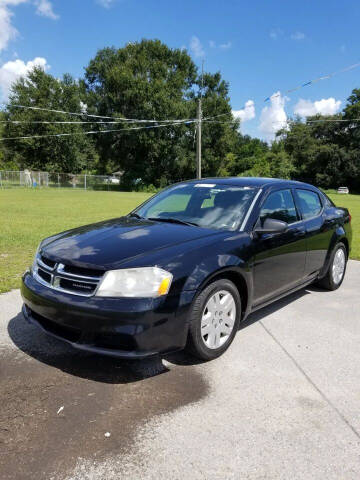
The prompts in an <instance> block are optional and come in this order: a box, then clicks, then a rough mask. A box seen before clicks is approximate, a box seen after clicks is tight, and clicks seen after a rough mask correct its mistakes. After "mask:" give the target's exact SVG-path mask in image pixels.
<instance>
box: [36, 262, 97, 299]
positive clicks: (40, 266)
mask: <svg viewBox="0 0 360 480" xmlns="http://www.w3.org/2000/svg"><path fill="white" fill-rule="evenodd" d="M35 260H36V261H35V262H34V268H33V272H32V274H33V277H34V278H35V279H36V281H38V282H39V283H41V285H44V286H45V287H48V288H51V289H53V290H56V291H58V292H63V293H70V294H71V295H77V296H80V297H92V296H94V295H95V293H96V291H97V289H98V286H99V284H100V280H101V276H98V277H92V276H86V275H77V274H75V273H69V272H65V271H64V267H65V265H64V264H63V263H56V264H55V266H54V268H51V267H49V266H48V265H46V264H45V263H44V262H42V261H41V258H40V255H37V257H36V259H35ZM39 270H40V271H43V272H45V273H46V274H48V275H50V278H51V280H50V283H49V282H47V281H45V280H44V279H43V278H41V277H40V275H39V273H38V272H39ZM61 279H63V280H68V281H75V282H79V283H82V284H84V285H89V286H91V287H95V288H94V290H93V291H92V292H90V293H85V292H84V293H82V292H79V291H77V290H71V289H66V288H63V287H61V286H60V281H61Z"/></svg>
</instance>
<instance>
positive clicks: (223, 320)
mask: <svg viewBox="0 0 360 480" xmlns="http://www.w3.org/2000/svg"><path fill="white" fill-rule="evenodd" d="M240 316H241V300H240V295H239V292H238V289H237V288H236V286H235V285H234V284H233V283H232V282H231V281H230V280H227V279H221V280H217V281H215V282H213V283H211V284H210V285H208V286H207V287H206V288H205V289H204V290H203V291H202V292H201V293H200V294H199V295H198V297H197V298H196V300H195V302H194V305H193V308H192V313H191V319H190V327H189V338H188V344H187V350H188V351H190V353H192V354H193V355H195V356H196V357H198V358H200V359H202V360H212V359H213V358H216V357H219V356H220V355H222V354H223V353H224V352H225V350H227V348H228V347H229V346H230V344H231V342H232V341H233V339H234V337H235V334H236V332H237V330H238V327H239V322H240Z"/></svg>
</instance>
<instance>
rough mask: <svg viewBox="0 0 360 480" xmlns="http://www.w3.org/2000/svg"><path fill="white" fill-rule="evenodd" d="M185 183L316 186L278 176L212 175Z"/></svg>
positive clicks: (240, 185)
mask: <svg viewBox="0 0 360 480" xmlns="http://www.w3.org/2000/svg"><path fill="white" fill-rule="evenodd" d="M186 183H204V184H209V183H217V184H220V185H221V184H222V185H236V186H238V187H254V188H264V187H270V186H280V187H281V186H294V187H295V186H297V187H308V188H309V187H310V188H316V187H314V186H313V185H310V184H308V183H303V182H298V181H295V180H284V179H280V178H264V177H212V178H202V179H201V180H199V179H197V180H196V179H194V180H188V181H187V182H186Z"/></svg>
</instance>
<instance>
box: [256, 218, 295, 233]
mask: <svg viewBox="0 0 360 480" xmlns="http://www.w3.org/2000/svg"><path fill="white" fill-rule="evenodd" d="M287 228H288V224H287V223H286V222H283V221H282V220H276V219H275V218H266V219H265V221H264V223H263V225H262V226H261V225H260V222H258V223H257V224H256V226H255V228H254V233H257V234H258V235H264V234H266V233H284V232H286V230H287Z"/></svg>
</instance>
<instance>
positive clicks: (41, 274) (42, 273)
mask: <svg viewBox="0 0 360 480" xmlns="http://www.w3.org/2000/svg"><path fill="white" fill-rule="evenodd" d="M38 275H39V277H41V278H42V279H43V280H44V282H47V283H51V274H50V273H48V272H45V270H42V269H41V268H39V269H38Z"/></svg>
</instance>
